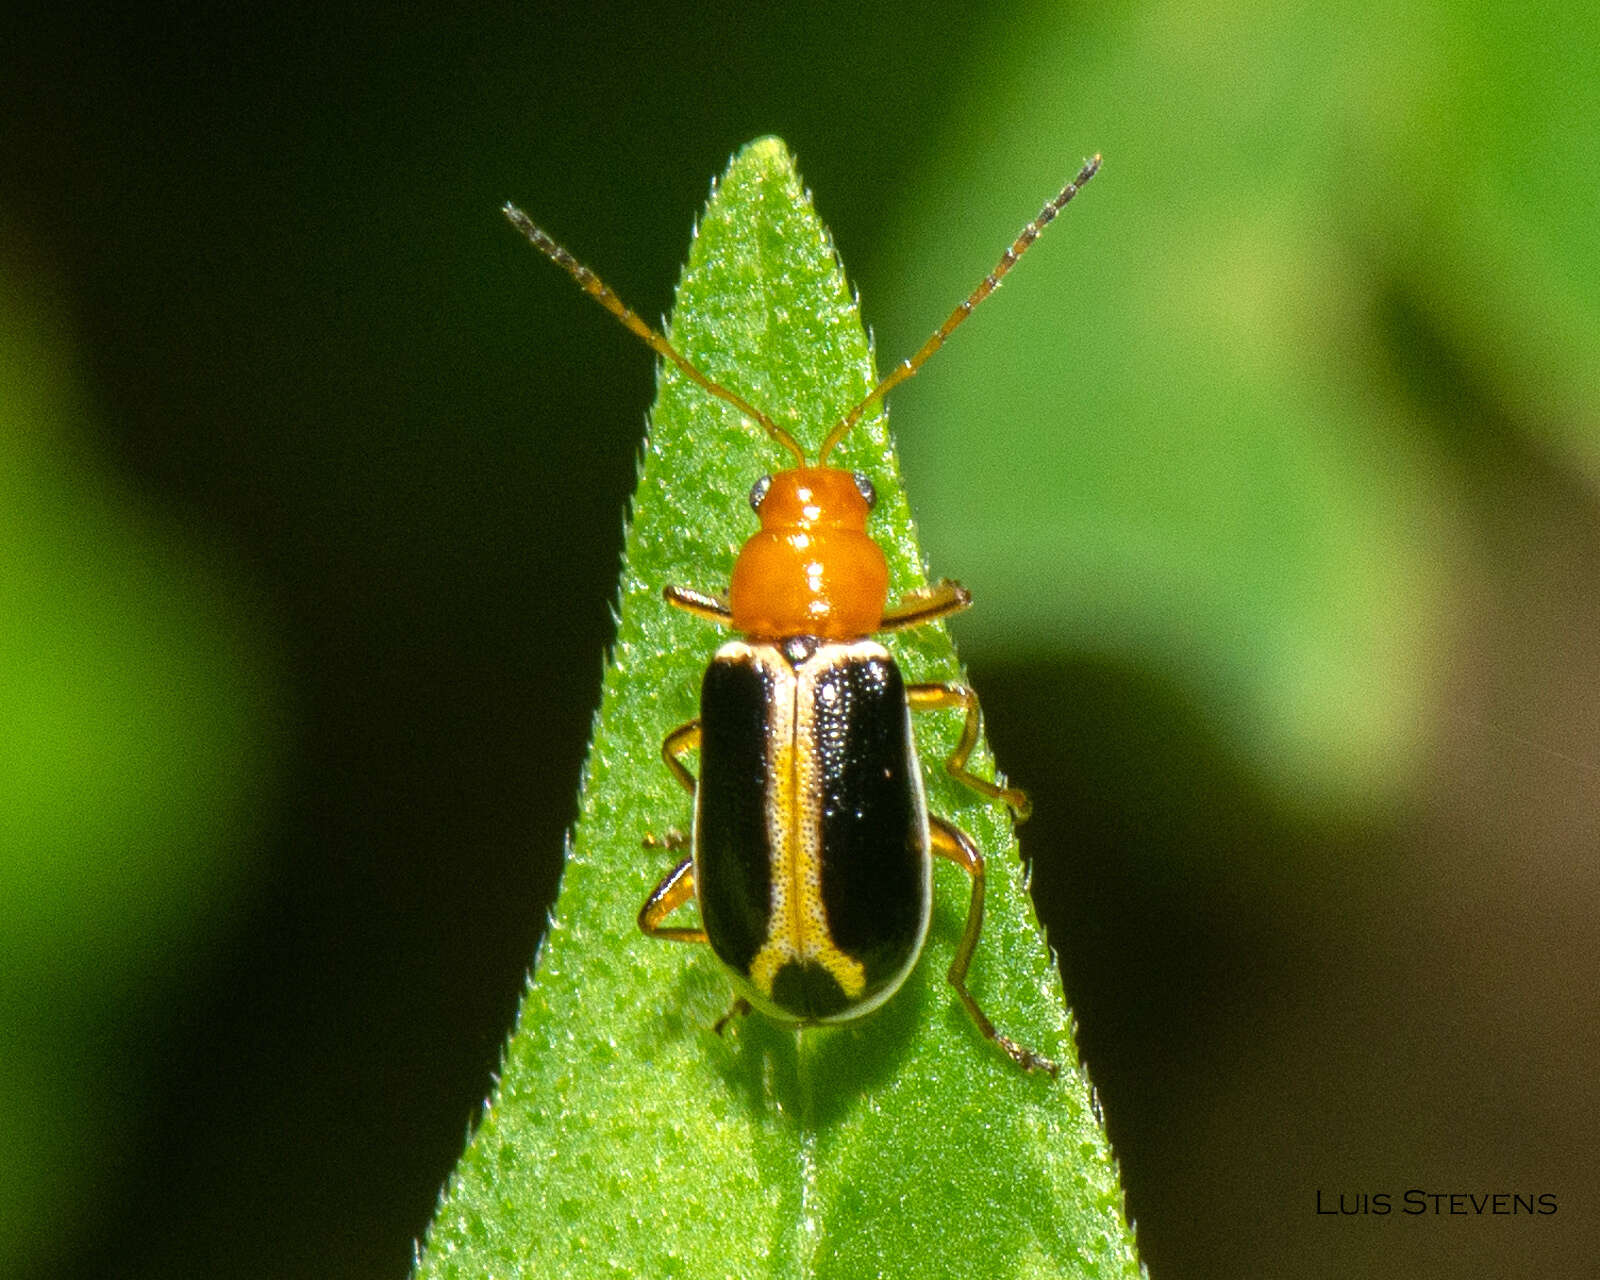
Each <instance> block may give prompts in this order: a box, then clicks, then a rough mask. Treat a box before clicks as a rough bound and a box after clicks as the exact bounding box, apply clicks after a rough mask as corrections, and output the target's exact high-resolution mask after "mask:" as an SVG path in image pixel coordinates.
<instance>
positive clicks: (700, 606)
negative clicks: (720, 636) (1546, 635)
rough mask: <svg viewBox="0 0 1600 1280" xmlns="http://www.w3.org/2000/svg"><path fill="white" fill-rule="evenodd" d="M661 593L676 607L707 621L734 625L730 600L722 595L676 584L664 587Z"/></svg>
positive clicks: (722, 625)
mask: <svg viewBox="0 0 1600 1280" xmlns="http://www.w3.org/2000/svg"><path fill="white" fill-rule="evenodd" d="M661 595H662V598H663V599H665V600H666V602H667V603H668V604H670V605H671V606H672V607H673V608H674V609H682V610H683V611H684V612H685V613H692V614H694V616H695V617H697V618H703V619H704V620H705V621H707V622H715V623H716V624H717V625H718V626H720V627H731V626H732V625H733V612H732V610H730V609H729V608H728V601H727V600H726V599H725V598H724V597H722V596H713V595H708V594H707V593H706V592H704V591H696V590H695V589H694V588H693V587H674V586H668V587H666V588H664V589H663V590H662V592H661Z"/></svg>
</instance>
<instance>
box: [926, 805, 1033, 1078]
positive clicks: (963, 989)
mask: <svg viewBox="0 0 1600 1280" xmlns="http://www.w3.org/2000/svg"><path fill="white" fill-rule="evenodd" d="M928 834H929V835H930V836H931V837H932V846H933V852H934V854H935V855H936V856H937V857H940V858H944V859H946V860H948V861H950V862H953V863H955V864H956V866H958V867H960V868H961V869H962V870H963V871H965V872H966V873H967V874H968V875H969V876H971V877H972V901H971V903H970V905H969V906H968V907H967V926H966V928H965V929H963V930H962V931H961V944H960V945H959V946H958V947H956V956H955V959H954V960H952V961H951V962H950V972H949V973H947V974H946V975H945V977H946V978H947V979H948V980H949V982H950V985H951V986H952V987H954V988H955V989H956V994H957V995H958V996H960V997H961V1003H962V1004H964V1005H966V1007H967V1012H968V1013H969V1014H970V1015H971V1016H972V1020H973V1021H974V1022H975V1023H977V1024H978V1030H979V1031H981V1032H983V1034H984V1036H985V1037H986V1038H988V1039H990V1040H993V1041H994V1042H995V1043H996V1044H997V1045H999V1046H1000V1047H1001V1048H1002V1049H1004V1050H1005V1051H1006V1053H1007V1054H1008V1055H1009V1056H1010V1058H1011V1060H1012V1061H1013V1062H1015V1063H1016V1064H1017V1065H1018V1066H1019V1067H1021V1068H1022V1069H1023V1070H1024V1071H1043V1072H1046V1073H1048V1074H1049V1075H1052V1076H1053V1075H1055V1074H1056V1073H1057V1072H1058V1071H1059V1070H1060V1068H1059V1067H1058V1066H1057V1065H1056V1064H1055V1063H1054V1062H1052V1061H1051V1060H1050V1059H1049V1058H1046V1057H1043V1056H1042V1055H1040V1054H1037V1053H1035V1052H1034V1051H1033V1050H1032V1049H1028V1048H1025V1047H1024V1046H1022V1045H1020V1044H1018V1043H1017V1042H1016V1041H1015V1040H1013V1039H1012V1038H1011V1037H1010V1036H1006V1035H1001V1034H1000V1032H998V1031H996V1030H995V1029H994V1023H992V1022H990V1021H989V1017H988V1015H987V1014H986V1013H984V1011H983V1010H982V1009H980V1008H979V1007H978V1002H977V1001H976V1000H974V999H973V998H972V992H970V991H968V990H967V969H968V967H969V966H970V965H971V964H972V953H973V952H974V951H976V950H977V948H978V935H979V934H981V933H982V932H983V854H981V853H979V852H978V846H977V845H975V844H973V843H972V837H970V836H969V835H967V833H966V832H964V831H962V830H961V829H960V828H959V827H956V826H953V825H952V824H950V823H948V822H946V821H945V820H944V819H943V818H936V817H934V816H933V815H932V814H929V815H928Z"/></svg>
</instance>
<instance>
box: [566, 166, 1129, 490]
mask: <svg viewBox="0 0 1600 1280" xmlns="http://www.w3.org/2000/svg"><path fill="white" fill-rule="evenodd" d="M1099 170H1100V157H1099V156H1098V155H1096V156H1095V157H1094V159H1092V160H1088V161H1085V163H1084V166H1083V168H1082V169H1080V170H1078V176H1077V177H1076V178H1074V179H1073V180H1072V181H1071V182H1069V183H1067V185H1066V186H1064V187H1062V188H1061V190H1060V192H1058V193H1057V195H1056V196H1055V198H1054V199H1052V200H1051V201H1050V202H1049V203H1048V204H1046V205H1045V207H1044V208H1043V209H1041V210H1040V211H1039V216H1038V217H1037V218H1035V219H1034V220H1033V221H1032V222H1030V223H1029V224H1028V225H1027V226H1025V227H1023V228H1022V234H1021V235H1019V236H1018V237H1017V238H1016V239H1015V240H1013V241H1012V242H1011V245H1010V247H1009V248H1008V249H1007V250H1006V251H1005V253H1003V254H1001V255H1000V261H999V262H998V263H997V264H996V265H995V269H994V270H993V271H991V272H990V273H989V274H988V275H986V276H985V277H984V278H983V279H982V281H980V282H979V284H978V287H977V288H976V289H974V290H973V291H972V292H971V293H969V294H968V295H967V297H966V300H965V301H964V302H962V304H961V305H960V306H959V307H957V308H956V309H955V310H954V311H952V312H951V313H950V318H949V319H948V320H946V321H945V322H944V323H943V324H942V325H940V326H939V327H938V329H936V330H935V331H934V334H933V336H932V337H931V338H929V339H928V340H927V341H926V342H924V343H923V344H922V346H920V347H919V348H917V352H916V354H915V355H913V356H912V357H911V358H910V359H909V360H902V361H901V362H900V363H899V364H898V365H896V366H895V367H894V370H893V371H892V372H891V373H889V374H888V375H887V376H886V377H885V378H883V379H882V381H880V382H879V383H878V385H877V386H875V387H873V388H872V390H871V391H869V392H868V393H867V394H866V397H865V398H864V399H862V400H861V402H860V403H859V404H857V405H856V406H855V407H854V408H853V409H851V410H850V412H849V413H847V414H845V415H844V417H842V418H840V419H839V421H838V424H837V425H836V426H835V427H834V428H833V430H832V431H830V432H829V433H828V438H827V439H826V440H824V441H823V442H822V451H821V452H820V453H819V454H818V455H817V465H818V466H821V465H823V464H824V463H825V462H827V460H828V454H829V453H831V452H832V451H833V447H834V445H836V444H838V443H839V441H840V440H842V439H844V437H845V433H846V432H848V431H849V430H850V428H851V427H853V426H855V425H856V423H857V422H859V421H860V420H861V415H862V414H864V413H865V412H866V411H867V409H868V407H869V406H870V405H872V404H873V403H874V402H875V401H879V400H882V399H883V397H884V396H886V395H888V394H889V392H890V391H892V390H893V389H894V388H895V387H898V386H899V385H900V384H901V383H902V382H904V381H905V380H906V379H907V378H909V377H910V376H911V375H912V374H914V373H915V372H916V371H917V370H918V369H920V368H922V366H923V365H924V364H926V363H927V361H928V357H929V356H931V355H932V354H933V353H934V352H935V351H937V350H938V349H939V348H940V347H942V346H944V344H945V342H946V341H947V340H948V339H949V337H950V335H951V334H952V333H954V332H955V331H956V329H957V328H958V327H959V326H960V324H961V322H962V321H963V320H965V319H966V318H967V317H968V316H970V315H971V314H972V312H973V310H974V309H975V308H976V307H977V305H978V304H979V303H980V302H982V301H983V300H984V299H985V298H987V297H988V296H989V295H990V294H991V293H993V292H994V291H995V290H996V289H997V288H998V287H999V286H1000V281H1002V280H1003V279H1005V275H1006V272H1008V271H1010V270H1011V268H1012V267H1014V266H1016V265H1017V259H1018V258H1020V257H1021V256H1022V255H1023V254H1024V253H1026V252H1027V251H1028V248H1029V246H1031V245H1032V244H1033V242H1034V241H1035V240H1037V239H1038V238H1039V233H1040V232H1041V231H1043V230H1044V229H1045V228H1046V227H1047V226H1049V225H1050V223H1051V221H1052V220H1053V219H1054V218H1055V216H1056V214H1058V213H1060V212H1061V210H1062V209H1064V208H1066V205H1067V202H1068V201H1069V200H1071V199H1072V197H1073V196H1075V195H1077V194H1078V192H1079V191H1080V190H1081V189H1082V187H1083V185H1084V183H1086V182H1088V181H1089V179H1090V178H1092V177H1094V175H1095V174H1096V173H1098V172H1099ZM585 287H586V288H587V286H585Z"/></svg>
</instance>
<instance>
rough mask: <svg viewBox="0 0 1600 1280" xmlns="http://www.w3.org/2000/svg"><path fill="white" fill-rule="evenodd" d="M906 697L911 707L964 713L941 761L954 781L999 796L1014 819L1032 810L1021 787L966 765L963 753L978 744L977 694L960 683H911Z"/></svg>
mask: <svg viewBox="0 0 1600 1280" xmlns="http://www.w3.org/2000/svg"><path fill="white" fill-rule="evenodd" d="M906 701H907V702H909V703H910V704H911V709H912V710H913V711H943V710H949V709H953V708H957V707H959V708H960V709H961V710H962V711H964V712H965V713H966V720H965V722H964V723H963V724H962V726H961V741H960V742H958V743H956V749H955V750H954V751H952V752H951V753H950V756H949V758H948V759H947V760H946V761H945V762H944V768H945V772H946V773H948V774H949V775H950V776H951V777H952V778H955V779H956V780H957V781H958V782H964V783H966V785H967V786H969V787H971V788H972V789H973V790H974V791H976V792H977V793H978V794H979V795H985V796H988V797H989V799H991V800H1003V801H1004V802H1005V803H1006V804H1007V805H1009V806H1010V807H1011V812H1012V813H1014V814H1016V816H1017V821H1018V822H1026V821H1027V820H1028V815H1029V814H1030V813H1032V812H1033V804H1032V802H1031V801H1030V800H1029V799H1028V794H1027V792H1025V791H1021V790H1018V789H1017V788H1016V787H1002V786H1000V785H998V784H997V783H993V782H989V781H987V780H986V779H984V778H980V777H978V775H977V774H975V773H973V772H972V771H971V770H969V769H968V768H967V757H968V756H970V755H971V754H972V749H973V748H974V747H976V746H977V745H978V725H979V723H980V720H979V716H980V713H979V710H978V695H977V693H976V692H974V691H973V690H972V689H970V688H968V687H967V686H966V685H964V684H913V685H907V686H906Z"/></svg>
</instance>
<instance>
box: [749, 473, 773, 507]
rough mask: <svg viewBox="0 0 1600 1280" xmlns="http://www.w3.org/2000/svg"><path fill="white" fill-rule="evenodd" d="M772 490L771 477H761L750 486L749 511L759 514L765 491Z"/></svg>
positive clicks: (765, 494)
mask: <svg viewBox="0 0 1600 1280" xmlns="http://www.w3.org/2000/svg"><path fill="white" fill-rule="evenodd" d="M770 488H772V477H771V476H762V477H761V479H759V480H757V481H756V482H755V483H754V484H753V485H751V486H750V510H752V511H755V512H758V513H759V512H760V510H761V504H762V502H763V501H765V499H766V496H767V490H768V489H770Z"/></svg>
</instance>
